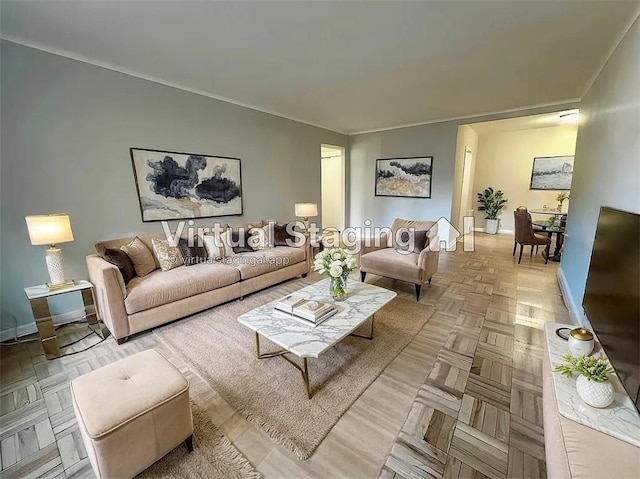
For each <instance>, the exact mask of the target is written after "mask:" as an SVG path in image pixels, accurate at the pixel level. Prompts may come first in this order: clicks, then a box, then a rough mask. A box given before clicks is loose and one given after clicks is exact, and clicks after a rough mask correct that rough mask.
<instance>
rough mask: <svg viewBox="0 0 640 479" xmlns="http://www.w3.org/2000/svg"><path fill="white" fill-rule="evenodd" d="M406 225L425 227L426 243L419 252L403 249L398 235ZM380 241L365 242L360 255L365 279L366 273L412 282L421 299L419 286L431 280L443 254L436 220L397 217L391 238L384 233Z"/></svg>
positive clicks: (415, 227) (411, 228) (418, 297)
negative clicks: (400, 248) (414, 219)
mask: <svg viewBox="0 0 640 479" xmlns="http://www.w3.org/2000/svg"><path fill="white" fill-rule="evenodd" d="M407 229H410V230H413V231H415V232H418V231H426V235H427V238H428V240H427V243H426V244H425V246H424V248H423V249H422V250H420V251H419V252H408V251H400V250H399V249H397V247H398V246H399V244H398V239H399V238H400V235H401V234H402V231H406V230H407ZM382 236H383V237H382V238H380V240H379V241H377V242H375V244H372V242H371V241H369V244H368V245H366V246H364V247H363V249H362V252H361V256H360V277H361V279H362V281H364V280H365V278H366V276H367V273H372V274H377V275H379V276H385V277H387V278H393V279H398V280H400V281H406V282H408V283H413V284H414V285H415V287H416V301H419V300H420V290H421V288H422V285H423V284H424V283H427V282H428V283H429V284H431V278H432V276H433V275H434V273H436V272H437V271H438V259H439V257H440V251H439V238H438V224H437V223H436V222H435V221H412V220H404V219H401V218H396V219H395V220H394V222H393V225H392V226H391V235H390V236H391V238H388V236H387V235H386V234H384V233H383V234H382Z"/></svg>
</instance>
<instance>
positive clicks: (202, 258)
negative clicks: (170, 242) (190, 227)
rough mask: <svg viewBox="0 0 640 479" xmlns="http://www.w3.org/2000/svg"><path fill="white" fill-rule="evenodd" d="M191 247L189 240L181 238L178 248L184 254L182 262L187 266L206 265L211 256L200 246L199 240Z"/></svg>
mask: <svg viewBox="0 0 640 479" xmlns="http://www.w3.org/2000/svg"><path fill="white" fill-rule="evenodd" d="M192 243H193V244H192V245H191V246H189V240H188V239H187V238H180V240H179V241H178V248H180V253H182V260H183V262H184V265H185V266H193V265H194V264H198V263H204V262H206V261H208V260H209V255H208V254H207V250H206V249H205V247H204V246H200V245H198V239H196V240H195V241H193V242H192Z"/></svg>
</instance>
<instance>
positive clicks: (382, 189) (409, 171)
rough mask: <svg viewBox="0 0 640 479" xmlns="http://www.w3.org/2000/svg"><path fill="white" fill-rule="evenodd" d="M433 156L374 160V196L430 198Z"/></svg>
mask: <svg viewBox="0 0 640 479" xmlns="http://www.w3.org/2000/svg"><path fill="white" fill-rule="evenodd" d="M432 166H433V156H416V157H411V158H381V159H378V160H376V196H400V197H406V198H431V168H432Z"/></svg>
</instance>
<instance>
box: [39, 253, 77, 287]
mask: <svg viewBox="0 0 640 479" xmlns="http://www.w3.org/2000/svg"><path fill="white" fill-rule="evenodd" d="M44 257H45V259H46V260H47V270H48V271H49V278H50V279H51V282H49V283H47V288H49V291H51V290H52V289H61V288H68V287H69V286H72V285H73V284H75V283H74V282H73V281H72V280H68V279H67V278H66V275H65V271H64V258H63V257H62V251H61V250H60V248H56V247H55V246H54V245H51V248H48V249H47V250H46V251H45V252H44Z"/></svg>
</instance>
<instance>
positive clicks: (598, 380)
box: [555, 353, 616, 408]
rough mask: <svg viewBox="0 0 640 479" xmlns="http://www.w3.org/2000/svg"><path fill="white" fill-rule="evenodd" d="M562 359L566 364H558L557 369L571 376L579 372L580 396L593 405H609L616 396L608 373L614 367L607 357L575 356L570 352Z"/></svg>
mask: <svg viewBox="0 0 640 479" xmlns="http://www.w3.org/2000/svg"><path fill="white" fill-rule="evenodd" d="M562 359H563V360H564V364H559V365H558V366H556V368H555V371H556V372H558V373H561V374H562V375H563V376H566V377H568V378H570V377H571V376H572V375H573V373H578V374H579V376H578V379H576V390H577V391H578V396H580V398H581V399H582V400H583V401H584V402H586V403H587V404H588V405H589V406H593V407H598V408H602V407H607V406H608V405H609V404H611V403H612V402H613V400H614V398H615V395H616V393H615V391H614V389H613V385H612V384H611V383H610V382H609V378H608V375H609V374H612V373H613V368H612V367H611V365H610V364H609V361H607V360H606V359H605V358H594V357H593V356H578V357H574V356H572V355H571V354H570V353H567V354H565V355H564V356H563V357H562Z"/></svg>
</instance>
